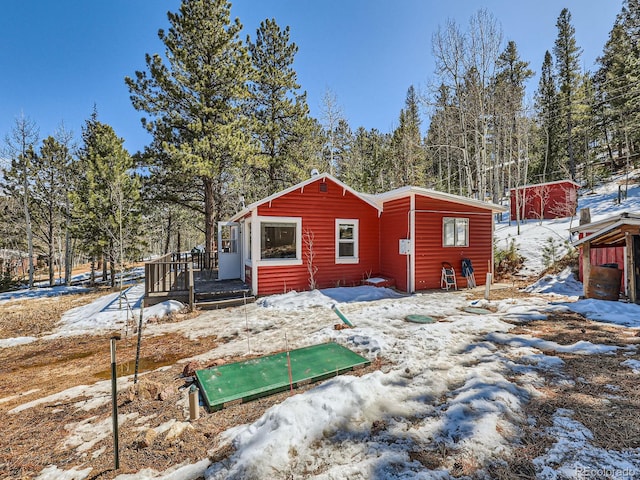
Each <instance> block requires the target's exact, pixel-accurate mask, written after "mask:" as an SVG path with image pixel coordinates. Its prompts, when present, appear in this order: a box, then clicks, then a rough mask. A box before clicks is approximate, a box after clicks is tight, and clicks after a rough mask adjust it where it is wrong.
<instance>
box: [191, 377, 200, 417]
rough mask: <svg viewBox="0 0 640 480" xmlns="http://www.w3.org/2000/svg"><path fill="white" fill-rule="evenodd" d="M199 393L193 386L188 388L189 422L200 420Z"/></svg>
mask: <svg viewBox="0 0 640 480" xmlns="http://www.w3.org/2000/svg"><path fill="white" fill-rule="evenodd" d="M199 394H200V391H199V390H198V387H196V386H195V385H191V388H189V420H190V421H192V422H193V421H194V420H197V419H198V418H200V397H199Z"/></svg>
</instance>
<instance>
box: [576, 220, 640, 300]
mask: <svg viewBox="0 0 640 480" xmlns="http://www.w3.org/2000/svg"><path fill="white" fill-rule="evenodd" d="M571 232H572V233H578V234H579V239H578V240H577V241H575V242H574V243H573V245H574V246H575V247H579V248H580V249H581V255H580V273H581V279H582V281H583V283H584V286H585V292H584V293H585V297H587V298H589V297H590V296H592V295H590V293H589V292H590V289H589V284H590V282H591V280H592V279H593V278H594V275H593V270H594V268H597V267H599V266H601V265H603V264H605V265H611V266H613V265H614V264H615V265H616V266H617V268H618V269H619V270H621V271H622V275H621V285H620V293H622V294H623V295H625V296H626V297H627V298H628V299H629V301H631V302H633V303H640V214H638V213H622V214H620V215H614V216H612V217H608V218H606V219H604V220H600V221H597V222H589V223H586V224H583V225H580V226H578V227H575V228H572V229H571Z"/></svg>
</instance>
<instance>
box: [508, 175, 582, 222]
mask: <svg viewBox="0 0 640 480" xmlns="http://www.w3.org/2000/svg"><path fill="white" fill-rule="evenodd" d="M516 192H518V196H519V199H518V200H519V205H520V219H521V220H537V219H540V218H541V217H542V218H545V219H550V218H559V217H568V216H571V215H573V214H574V213H575V212H574V210H575V205H577V194H578V187H577V185H575V184H573V183H571V182H559V183H553V184H541V185H530V186H527V187H519V188H517V189H511V201H510V207H511V219H512V220H515V219H516V218H517V215H516V205H517V204H516ZM541 212H542V213H541Z"/></svg>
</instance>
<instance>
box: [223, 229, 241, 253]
mask: <svg viewBox="0 0 640 480" xmlns="http://www.w3.org/2000/svg"><path fill="white" fill-rule="evenodd" d="M220 235H221V236H222V238H221V242H220V243H221V246H222V253H238V225H223V226H222V228H221V229H220Z"/></svg>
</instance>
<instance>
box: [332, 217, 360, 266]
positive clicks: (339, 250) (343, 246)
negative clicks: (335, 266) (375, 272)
mask: <svg viewBox="0 0 640 480" xmlns="http://www.w3.org/2000/svg"><path fill="white" fill-rule="evenodd" d="M336 263H358V220H357V219H344V218H338V219H336Z"/></svg>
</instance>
